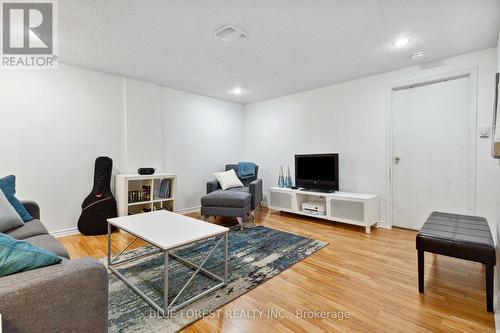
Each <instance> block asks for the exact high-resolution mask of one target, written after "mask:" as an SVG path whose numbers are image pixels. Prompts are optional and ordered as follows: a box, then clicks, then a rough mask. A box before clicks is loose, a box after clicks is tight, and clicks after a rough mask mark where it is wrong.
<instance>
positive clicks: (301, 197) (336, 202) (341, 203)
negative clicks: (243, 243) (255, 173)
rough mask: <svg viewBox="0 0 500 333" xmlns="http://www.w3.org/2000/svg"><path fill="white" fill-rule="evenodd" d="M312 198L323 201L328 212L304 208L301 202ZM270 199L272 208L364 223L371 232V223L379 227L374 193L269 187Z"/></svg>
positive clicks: (332, 219) (269, 202) (377, 199)
mask: <svg viewBox="0 0 500 333" xmlns="http://www.w3.org/2000/svg"><path fill="white" fill-rule="evenodd" d="M310 201H314V202H318V201H319V202H321V203H324V204H325V207H326V213H325V215H316V214H315V215H313V214H311V213H307V212H304V211H303V210H302V203H304V202H310ZM267 203H268V207H269V209H272V210H276V211H283V212H288V213H294V214H299V215H306V216H311V217H316V218H320V219H324V220H329V221H333V222H341V223H347V224H353V225H359V226H363V227H365V232H366V233H370V231H371V226H375V227H376V226H377V223H378V222H379V197H378V196H377V195H374V194H361V193H348V192H335V193H322V192H315V191H310V190H306V189H298V190H294V189H290V188H280V187H271V188H269V189H268V195H267Z"/></svg>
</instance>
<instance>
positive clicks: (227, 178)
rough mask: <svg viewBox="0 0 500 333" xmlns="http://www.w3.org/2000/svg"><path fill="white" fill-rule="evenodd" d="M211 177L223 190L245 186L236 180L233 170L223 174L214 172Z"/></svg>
mask: <svg viewBox="0 0 500 333" xmlns="http://www.w3.org/2000/svg"><path fill="white" fill-rule="evenodd" d="M213 175H214V177H215V178H216V179H217V181H218V182H219V184H220V187H222V189H223V190H227V189H228V188H234V187H244V186H245V185H243V183H242V182H241V180H240V179H239V178H238V176H236V172H235V171H234V170H233V169H231V170H229V171H225V172H216V173H214V174H213Z"/></svg>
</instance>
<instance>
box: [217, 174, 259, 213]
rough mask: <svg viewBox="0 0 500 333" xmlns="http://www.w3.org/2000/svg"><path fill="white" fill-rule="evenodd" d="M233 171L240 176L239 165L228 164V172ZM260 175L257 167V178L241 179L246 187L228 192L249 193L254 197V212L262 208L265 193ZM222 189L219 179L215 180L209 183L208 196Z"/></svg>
mask: <svg viewBox="0 0 500 333" xmlns="http://www.w3.org/2000/svg"><path fill="white" fill-rule="evenodd" d="M231 169H233V170H234V171H235V172H236V174H237V175H238V174H239V171H240V170H239V166H238V164H226V171H228V170H231ZM258 174H259V166H258V165H256V166H255V176H254V177H251V178H247V179H241V178H240V180H241V182H242V183H243V185H245V187H240V188H231V189H229V190H228V191H240V192H248V193H250V194H251V195H252V210H254V209H255V208H257V206H259V207H260V208H262V204H261V203H262V199H263V192H262V179H259V178H257V176H258ZM238 178H239V177H238ZM219 189H221V187H220V185H219V182H218V181H217V179H214V180H212V181H209V182H208V183H207V194H209V193H212V192H214V191H217V190H219Z"/></svg>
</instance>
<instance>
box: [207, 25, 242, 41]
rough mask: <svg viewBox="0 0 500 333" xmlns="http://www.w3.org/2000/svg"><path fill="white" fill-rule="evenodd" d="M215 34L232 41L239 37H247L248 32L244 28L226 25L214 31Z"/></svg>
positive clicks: (224, 39)
mask: <svg viewBox="0 0 500 333" xmlns="http://www.w3.org/2000/svg"><path fill="white" fill-rule="evenodd" d="M214 36H215V37H217V38H219V39H221V40H223V41H225V42H232V41H234V40H237V39H242V38H247V37H248V34H247V33H246V32H244V31H243V30H242V29H240V28H237V27H235V26H232V25H225V26H223V27H222V28H220V29H217V30H216V31H215V32H214Z"/></svg>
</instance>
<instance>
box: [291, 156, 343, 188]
mask: <svg viewBox="0 0 500 333" xmlns="http://www.w3.org/2000/svg"><path fill="white" fill-rule="evenodd" d="M338 167H339V165H338V154H317V155H295V185H296V186H298V187H305V188H315V189H325V190H338V177H339V176H338V174H339V173H338Z"/></svg>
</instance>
